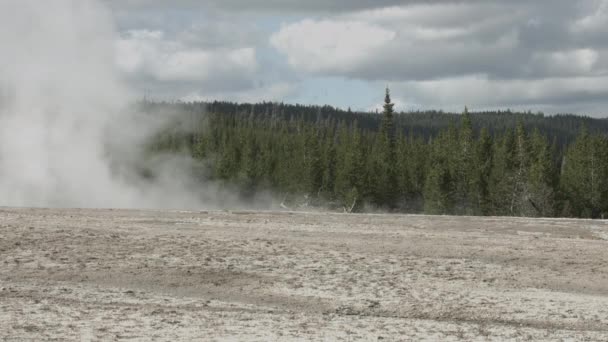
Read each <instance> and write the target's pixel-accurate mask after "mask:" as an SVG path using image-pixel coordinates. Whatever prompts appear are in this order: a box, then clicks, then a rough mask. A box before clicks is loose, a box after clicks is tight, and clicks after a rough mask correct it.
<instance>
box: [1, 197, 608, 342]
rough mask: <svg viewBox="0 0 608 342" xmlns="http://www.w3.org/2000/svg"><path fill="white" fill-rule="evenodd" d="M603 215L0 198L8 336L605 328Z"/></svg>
mask: <svg viewBox="0 0 608 342" xmlns="http://www.w3.org/2000/svg"><path fill="white" fill-rule="evenodd" d="M607 238H608V223H607V222H605V221H590V220H557V219H519V218H472V217H449V216H438V217H431V216H418V215H409V216H406V215H367V214H366V215H355V214H352V215H350V214H328V213H291V212H234V211H233V212H228V211H225V212H184V211H137V210H92V209H13V208H0V340H3V341H13V340H14V341H28V340H32V341H41V340H57V341H97V340H104V341H105V340H121V341H122V340H125V341H150V340H153V341H191V340H205V341H226V340H228V341H231V340H234V341H310V340H313V341H359V340H363V341H382V340H383V341H402V340H428V341H488V340H496V341H509V340H512V341H526V340H529V341H560V340H564V341H608V241H607V240H606V239H607Z"/></svg>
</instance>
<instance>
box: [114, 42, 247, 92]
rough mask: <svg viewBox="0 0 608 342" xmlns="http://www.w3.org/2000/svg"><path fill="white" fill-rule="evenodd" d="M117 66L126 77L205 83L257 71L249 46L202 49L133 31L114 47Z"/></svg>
mask: <svg viewBox="0 0 608 342" xmlns="http://www.w3.org/2000/svg"><path fill="white" fill-rule="evenodd" d="M116 51H117V53H116V63H117V65H118V66H119V68H120V69H121V70H122V71H124V72H125V73H127V74H130V75H132V76H136V77H150V78H153V79H155V80H158V81H197V82H202V83H204V82H208V81H212V80H216V79H218V78H222V77H234V75H240V76H246V75H251V74H253V73H255V72H256V70H257V68H258V65H257V60H256V52H255V49H254V48H251V47H241V48H239V47H237V48H217V49H211V50H205V49H201V48H198V47H194V46H188V45H185V44H183V43H182V42H181V41H176V40H170V39H167V38H166V37H165V35H164V33H163V32H161V31H149V30H133V31H129V32H127V34H126V35H125V36H124V37H122V38H121V39H120V40H119V41H118V42H117V44H116Z"/></svg>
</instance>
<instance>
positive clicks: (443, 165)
mask: <svg viewBox="0 0 608 342" xmlns="http://www.w3.org/2000/svg"><path fill="white" fill-rule="evenodd" d="M144 105H146V106H148V108H147V109H148V110H150V111H156V112H162V111H163V110H167V109H168V108H173V109H175V108H174V107H175V106H181V108H180V110H182V111H185V112H188V113H189V119H188V120H189V122H188V123H187V124H186V126H187V127H189V128H191V129H190V130H189V131H187V132H186V133H184V130H183V125H184V123H183V121H182V122H181V125H180V126H181V127H178V125H176V126H175V127H172V128H167V129H166V130H165V131H163V132H161V133H160V134H159V135H158V136H157V137H156V139H154V141H153V142H151V143H150V151H151V152H152V153H157V152H160V151H163V152H168V151H169V152H172V153H173V152H175V153H176V152H178V151H181V152H184V153H189V154H190V155H192V156H193V157H194V158H195V159H197V160H199V161H200V162H201V165H203V167H202V168H201V169H200V170H199V171H198V172H199V174H200V177H201V179H203V180H206V179H214V180H219V181H221V182H224V183H225V184H229V185H230V186H236V187H237V188H238V189H240V191H241V192H242V195H243V196H244V197H247V196H253V195H254V194H255V193H257V192H259V191H268V190H270V191H272V192H273V193H275V194H279V195H280V196H281V197H282V200H283V201H282V202H283V205H285V206H287V207H296V206H302V205H311V206H314V205H318V206H324V207H329V208H332V209H335V210H346V211H349V212H350V211H367V210H375V209H380V210H388V211H394V212H407V213H428V214H454V215H506V216H542V217H555V216H560V217H590V218H598V217H602V216H603V215H604V213H606V212H608V140H607V139H606V137H605V136H604V135H603V134H601V133H600V132H601V131H602V129H603V128H602V125H600V127H599V128H598V125H595V126H594V128H593V129H594V130H593V131H591V130H590V129H586V128H585V127H587V125H586V124H587V123H588V122H589V120H594V119H589V118H580V117H574V116H563V117H561V118H559V117H558V118H557V119H555V118H553V117H551V118H544V117H542V116H541V115H539V114H530V115H524V114H512V115H511V116H507V115H506V114H487V115H489V118H490V119H491V118H494V117H496V116H498V117H500V116H501V115H505V117H504V118H503V119H504V120H502V121H496V122H494V124H493V125H489V124H487V122H491V120H490V119H488V117H484V115H485V114H477V115H472V114H470V113H468V111H467V110H466V109H465V111H464V113H463V114H462V115H458V116H455V115H450V114H440V113H437V114H436V115H437V116H438V117H443V116H442V115H448V116H449V118H450V120H447V121H446V125H445V127H442V126H437V121H434V122H433V125H434V126H432V125H429V127H431V128H432V129H429V130H427V131H417V130H415V129H414V128H413V127H416V126H415V125H413V124H412V125H409V126H408V125H404V124H403V121H404V120H405V119H403V118H402V117H403V116H404V115H405V116H407V115H413V114H396V113H394V110H393V105H392V103H391V100H390V94H389V93H388V90H387V94H386V98H385V105H384V111H383V113H380V114H381V115H378V114H361V113H359V114H356V113H349V112H348V111H346V112H344V113H342V112H340V113H339V114H335V113H333V114H331V113H330V114H327V115H325V114H324V112H323V111H322V110H321V114H318V113H319V111H317V115H316V117H314V118H313V117H311V116H310V115H312V114H311V111H309V110H306V108H309V109H310V108H313V109H317V110H319V108H321V109H323V108H326V107H304V106H300V107H301V108H302V109H301V111H300V112H298V111H295V112H290V113H288V111H287V110H284V111H283V112H281V111H279V110H276V111H275V112H272V110H269V111H268V112H265V111H264V110H266V109H267V108H277V107H273V106H277V105H266V104H260V105H259V106H260V108H256V107H255V105H253V106H254V107H251V105H250V106H249V109H248V110H245V109H246V108H240V107H238V106H236V107H233V106H235V105H232V104H225V103H216V104H215V107H214V106H209V105H208V104H174V105H170V104H150V103H147V104H144ZM223 105H225V106H226V107H222V106H223ZM294 107H297V106H294ZM222 108H223V109H222ZM235 108H236V109H235ZM252 108H253V109H252ZM265 108H266V109H265ZM285 108H289V107H285ZM327 108H331V107H327ZM327 108H326V109H327ZM222 110H224V111H222ZM327 110H329V109H327ZM332 110H335V109H332ZM367 115H370V116H372V115H373V119H374V120H373V123H374V125H372V124H371V123H370V122H371V121H370V122H368V121H366V120H365V119H364V120H359V119H361V118H362V117H363V118H365V117H367ZM420 115H424V114H420ZM479 118H485V119H483V120H479ZM576 118H578V120H575V119H576ZM425 120H428V118H426V119H425ZM437 120H439V119H437ZM484 120H486V121H484ZM513 120H515V121H514V123H513V125H510V124H508V122H511V121H513ZM551 120H554V121H551ZM361 121H363V122H364V123H365V124H362V123H361ZM405 121H407V120H405ZM477 121H481V122H482V124H480V123H479V122H477ZM535 122H536V123H537V124H533V123H535ZM547 122H549V123H547ZM592 122H595V121H592ZM597 122H604V121H602V120H597ZM499 123H501V124H503V125H505V126H504V127H502V129H500V127H501V126H500V124H499ZM551 123H553V124H555V123H560V124H556V125H551ZM595 123H596V122H595ZM422 127H424V126H422ZM436 127H441V128H438V129H435V128H436ZM542 127H545V129H544V130H543V129H542ZM574 130H576V131H577V132H576V133H574V132H573V131H574ZM607 130H608V127H607V128H606V130H603V132H606V131H607ZM569 134H572V135H573V137H572V138H570V137H569Z"/></svg>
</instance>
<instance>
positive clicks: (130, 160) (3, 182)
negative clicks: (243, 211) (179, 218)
mask: <svg viewBox="0 0 608 342" xmlns="http://www.w3.org/2000/svg"><path fill="white" fill-rule="evenodd" d="M115 35H116V33H115V31H114V27H113V21H112V15H111V13H110V12H109V10H108V9H107V8H106V7H105V6H104V5H103V3H101V2H99V1H95V0H55V1H39V0H19V1H16V0H15V1H12V0H6V1H0V46H1V47H2V52H1V53H0V205H3V206H43V207H148V208H150V207H153V208H200V207H217V206H218V204H217V201H215V198H216V196H218V194H219V193H218V190H217V189H215V187H213V186H211V185H209V184H207V185H206V187H207V188H206V189H205V190H202V189H200V186H198V188H197V187H194V186H193V185H192V183H193V182H194V181H193V180H192V179H191V177H190V175H189V174H188V172H187V171H185V170H188V164H189V162H190V161H189V160H187V159H186V158H181V159H179V160H178V159H176V158H177V157H173V159H172V160H169V161H167V160H166V159H158V158H157V159H156V160H154V161H153V162H154V163H155V164H154V165H151V166H153V167H154V169H155V171H156V172H157V176H156V177H155V178H154V179H155V180H154V181H153V182H150V181H149V180H145V179H143V178H142V177H139V176H138V174H137V172H135V171H134V169H135V167H134V164H135V161H136V160H139V159H141V157H140V156H141V150H142V144H143V140H145V139H146V138H149V136H150V135H151V134H152V133H153V132H154V129H157V128H158V122H154V120H148V119H145V118H144V119H142V117H141V115H140V114H137V113H133V111H132V110H129V108H132V106H129V104H130V103H133V101H134V100H136V99H135V98H134V97H133V96H132V93H131V91H130V89H129V88H128V87H127V86H126V84H125V83H124V82H123V81H122V80H121V75H120V73H118V72H117V70H116V67H115V61H114V42H115V41H116V39H115V38H116V36H115ZM148 166H150V165H148ZM195 188H196V189H198V190H197V191H195V190H193V189H195ZM205 196H206V197H205ZM222 197H223V198H224V200H225V201H226V202H225V203H229V202H230V199H231V198H230V196H229V195H226V194H225V193H224V194H222ZM234 203H235V202H232V203H230V204H229V205H234Z"/></svg>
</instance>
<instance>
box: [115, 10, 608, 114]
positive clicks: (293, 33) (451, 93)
mask: <svg viewBox="0 0 608 342" xmlns="http://www.w3.org/2000/svg"><path fill="white" fill-rule="evenodd" d="M104 1H106V2H107V3H108V4H109V6H110V7H111V10H112V13H113V16H114V19H115V21H116V25H117V29H118V32H119V37H118V38H117V41H116V63H117V66H118V67H119V69H120V70H121V71H123V72H124V75H125V77H127V78H128V80H129V82H130V83H131V84H132V85H133V86H134V88H135V89H136V90H137V91H138V92H140V94H144V93H145V94H148V95H149V96H151V97H153V98H158V99H181V100H213V99H225V100H235V101H261V100H272V101H285V102H298V103H307V104H308V103H314V104H330V105H334V106H339V107H343V108H346V107H349V106H350V107H352V108H353V109H358V110H369V109H371V108H375V107H376V106H377V105H378V104H379V103H380V102H381V101H382V98H383V91H384V87H385V86H386V85H388V86H390V88H391V90H392V94H393V98H394V102H396V103H397V107H398V110H416V109H425V108H434V109H443V110H449V111H459V110H461V109H462V108H463V107H464V106H465V105H468V106H469V108H473V109H474V110H481V109H496V108H498V109H500V108H502V109H506V108H511V109H523V110H532V111H538V110H541V111H544V112H546V113H558V112H575V113H580V114H588V115H593V116H607V115H608V0H580V1H572V0H537V1H524V0H486V1H482V0H470V1H457V0H451V1H449V0H435V1H433V0H429V1H422V0H410V1H404V0H401V1H399V0H333V1H332V0H307V1H302V0H204V1H197V0H181V1H180V0H174V1H163V0H104Z"/></svg>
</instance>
